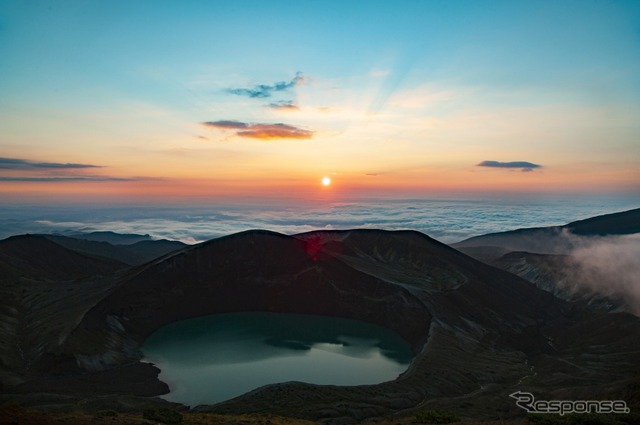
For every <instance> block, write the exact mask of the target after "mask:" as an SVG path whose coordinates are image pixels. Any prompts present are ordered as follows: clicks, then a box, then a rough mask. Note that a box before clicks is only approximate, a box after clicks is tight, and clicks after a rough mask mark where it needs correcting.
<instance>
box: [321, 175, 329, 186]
mask: <svg viewBox="0 0 640 425" xmlns="http://www.w3.org/2000/svg"><path fill="white" fill-rule="evenodd" d="M330 184H331V179H330V178H329V177H323V178H322V185H323V186H329V185H330Z"/></svg>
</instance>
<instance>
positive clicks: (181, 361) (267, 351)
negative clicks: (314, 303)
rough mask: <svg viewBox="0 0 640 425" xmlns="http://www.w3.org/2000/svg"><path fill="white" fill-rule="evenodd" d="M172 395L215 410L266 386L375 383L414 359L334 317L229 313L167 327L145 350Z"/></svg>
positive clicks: (373, 330)
mask: <svg viewBox="0 0 640 425" xmlns="http://www.w3.org/2000/svg"><path fill="white" fill-rule="evenodd" d="M142 351H143V353H144V356H145V359H144V361H147V362H151V363H154V364H155V365H156V366H157V367H159V368H160V369H161V371H162V372H161V373H160V379H161V380H162V381H164V382H166V383H167V384H168V385H169V387H170V389H171V392H170V393H169V394H167V395H165V396H163V398H165V399H167V400H170V401H175V402H179V403H183V404H186V405H190V406H196V405H199V404H214V403H217V402H220V401H224V400H228V399H231V398H233V397H236V396H239V395H241V394H244V393H246V392H248V391H251V390H253V389H255V388H258V387H261V386H263V385H267V384H274V383H278V382H286V381H301V382H308V383H312V384H327V385H361V384H376V383H380V382H385V381H389V380H393V379H395V378H396V377H397V376H398V375H399V374H401V373H402V372H404V371H405V370H406V369H407V367H408V366H409V363H410V362H411V360H412V358H413V354H412V352H411V349H410V348H409V346H408V344H407V343H406V342H405V341H404V340H403V339H402V338H400V337H399V336H398V335H397V334H395V333H394V332H392V331H390V330H388V329H386V328H383V327H380V326H375V325H371V324H368V323H364V322H359V321H355V320H346V319H339V318H334V317H322V316H307V315H295V314H277V313H229V314H218V315H213V316H204V317H197V318H193V319H188V320H183V321H180V322H175V323H172V324H170V325H167V326H165V327H163V328H161V329H159V330H157V331H156V332H155V333H154V334H153V335H151V336H150V337H149V338H148V339H147V340H146V341H145V343H144V345H143V347H142Z"/></svg>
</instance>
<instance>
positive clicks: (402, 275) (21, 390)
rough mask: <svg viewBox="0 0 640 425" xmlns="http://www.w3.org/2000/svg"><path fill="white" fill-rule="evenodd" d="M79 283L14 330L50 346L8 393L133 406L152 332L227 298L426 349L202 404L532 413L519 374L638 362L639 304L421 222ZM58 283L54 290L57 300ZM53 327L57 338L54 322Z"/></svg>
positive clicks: (631, 377)
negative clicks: (394, 367) (505, 266)
mask: <svg viewBox="0 0 640 425" xmlns="http://www.w3.org/2000/svg"><path fill="white" fill-rule="evenodd" d="M49 242H50V241H49ZM76 285H77V286H78V287H81V288H86V289H83V290H86V291H87V292H86V293H85V292H82V293H80V292H79V293H78V294H81V295H82V296H80V295H79V296H78V298H69V299H68V300H67V299H64V298H63V297H59V296H58V295H59V294H60V293H62V292H56V294H58V295H55V296H52V295H51V294H45V295H41V296H40V298H39V299H40V301H39V302H34V303H32V304H31V305H30V307H29V311H30V313H29V314H31V315H32V317H33V319H30V320H32V321H34V322H37V321H38V320H37V318H38V317H39V315H45V314H49V315H50V314H53V313H54V312H62V311H65V314H64V315H61V316H60V318H59V319H58V321H54V320H49V321H47V322H46V326H41V327H40V328H37V329H34V330H33V332H32V335H33V337H32V338H31V339H29V340H21V341H20V344H19V346H20V349H21V350H25V349H34V348H33V347H41V348H38V349H37V350H40V351H38V353H39V354H38V356H39V357H38V356H35V357H34V360H33V361H32V362H31V363H27V362H26V360H25V359H23V358H21V357H20V356H14V357H12V359H13V361H14V363H11V364H4V370H5V372H6V373H5V375H4V378H3V385H4V390H3V392H4V393H5V395H4V396H3V397H4V399H10V400H14V401H19V402H22V403H25V404H31V405H40V406H42V405H49V406H51V405H62V404H63V405H65V406H67V408H70V406H78V405H83V406H96V405H100V406H104V405H105V403H107V404H108V405H109V406H115V407H116V408H121V409H125V408H126V406H127V405H128V404H132V403H133V402H132V401H131V397H138V398H137V399H136V400H137V401H136V402H135V403H137V404H136V405H140V403H142V402H144V400H147V401H148V402H149V403H155V402H157V401H154V400H153V399H150V398H148V397H149V396H151V395H160V394H162V393H164V392H166V391H167V387H166V386H165V385H163V384H162V383H161V382H160V381H158V380H157V372H158V371H157V369H155V368H153V367H152V366H151V365H148V364H144V363H140V362H139V360H140V358H141V353H140V351H139V349H140V346H141V344H142V343H143V342H144V340H145V338H146V337H147V336H149V335H150V334H151V333H152V332H153V331H155V330H156V329H158V328H159V327H161V326H163V325H165V324H167V323H171V322H173V321H176V320H180V319H184V318H188V317H194V316H199V315H205V314H215V313H221V312H231V311H270V312H283V313H284V312H290V313H303V314H320V315H330V316H339V317H345V318H353V319H359V320H364V321H368V322H371V323H376V324H380V325H383V326H385V327H387V328H389V329H392V330H394V331H396V332H397V333H398V334H400V335H401V336H402V337H403V338H404V339H405V340H407V341H408V342H409V343H410V345H411V346H412V348H413V350H414V352H415V355H416V357H415V359H414V361H413V363H412V364H411V366H410V368H409V370H407V371H406V372H405V373H404V374H402V375H401V376H400V377H399V378H398V379H396V380H394V381H391V382H386V383H382V384H378V385H364V386H354V387H336V386H318V385H310V384H304V383H299V382H289V383H282V384H274V385H270V386H266V387H263V388H260V389H256V390H254V391H252V392H250V393H248V394H246V395H244V396H241V397H239V398H236V399H234V400H230V401H227V402H224V403H220V404H218V405H214V406H201V407H200V408H199V410H205V411H214V412H219V413H238V412H243V413H244V412H271V413H275V414H281V415H286V416H295V417H300V418H307V419H314V420H321V421H324V422H331V423H349V422H357V421H361V420H363V419H365V418H371V417H380V416H383V415H391V414H406V413H407V412H409V411H411V410H414V409H424V408H434V407H437V408H449V409H452V410H455V411H457V412H458V414H459V415H461V416H467V417H499V416H510V415H518V414H521V413H522V412H521V411H520V410H519V409H518V408H517V407H516V406H515V405H514V404H513V403H512V400H511V399H510V398H509V394H510V393H512V392H514V391H517V390H522V391H527V390H529V391H534V392H536V393H537V394H539V395H540V396H541V397H544V396H545V395H549V394H552V393H553V395H554V396H556V397H560V396H563V397H567V398H569V399H573V398H575V397H578V396H579V397H589V398H594V397H596V398H597V397H606V396H607V395H608V394H610V393H614V392H619V393H625V391H627V390H628V388H630V386H631V387H633V385H637V380H638V375H639V373H640V365H638V363H637V360H636V359H637V355H638V354H639V353H640V338H638V336H640V320H639V319H638V318H636V317H634V316H631V315H627V314H608V315H606V314H604V313H599V312H592V311H589V310H585V309H584V308H582V307H581V306H580V305H577V304H569V303H566V302H565V301H563V300H560V299H558V298H556V297H554V296H553V295H552V294H551V293H548V292H545V291H542V290H540V289H538V288H536V287H535V285H533V284H531V283H529V282H527V281H526V280H524V279H522V278H520V277H518V276H515V275H513V274H511V273H508V272H506V271H503V270H499V269H496V268H494V267H491V266H489V265H487V264H484V263H481V262H479V261H476V260H474V259H472V258H470V257H468V256H466V255H464V254H462V253H460V252H458V251H456V250H454V249H452V248H450V247H448V246H446V245H443V244H441V243H439V242H437V241H435V240H433V239H431V238H429V237H428V236H426V235H423V234H420V233H418V232H410V231H403V232H387V231H378V230H353V231H326V232H324V231H322V232H311V233H306V234H301V235H295V236H286V235H281V234H277V233H273V232H267V231H250V232H243V233H240V234H236V235H231V236H228V237H224V238H219V239H215V240H212V241H209V242H205V243H203V244H199V245H196V246H192V247H187V248H184V249H182V250H180V251H177V252H174V253H172V254H170V255H168V256H165V257H163V258H160V259H158V260H154V261H152V262H149V263H146V264H144V265H141V266H138V267H133V268H129V269H124V270H118V271H115V272H114V273H113V274H111V275H108V276H104V277H101V278H85V279H84V280H81V281H77V282H76ZM34 288H35V287H34ZM60 288H61V289H63V291H64V290H68V287H65V286H60ZM5 290H6V291H8V292H12V291H17V288H14V287H7V289H5ZM34 291H35V292H38V291H39V289H34ZM83 296H84V297H85V299H84V300H83V299H81V298H82V297H83ZM50 298H51V299H53V298H55V300H57V301H55V302H53V303H52V306H51V307H49V306H48V303H47V302H46V301H45V300H47V299H50ZM14 305H15V303H14V302H7V303H5V306H4V307H3V308H4V310H7V311H8V310H10V309H11V308H14ZM67 311H68V312H67ZM21 314H23V313H17V315H18V316H20V315H21ZM20 317H22V316H20ZM47 317H50V316H47ZM18 320H24V319H18ZM38 323H42V322H38ZM587 328H588V329H589V330H590V331H589V332H590V333H589V335H588V337H584V336H582V335H584V332H585V330H586V329H587ZM7 329H8V330H6V331H5V332H6V334H7V335H9V336H11V335H12V334H11V332H13V337H15V335H18V334H20V331H19V330H18V329H13V331H12V330H11V329H9V328H7ZM56 333H57V334H58V335H60V336H61V337H60V338H58V339H57V340H52V339H51V338H49V337H47V335H54V334H56ZM41 341H46V342H47V343H46V344H45V345H42V343H41ZM37 350H36V351H37ZM3 362H4V360H3ZM558 371H561V373H557V372H558ZM549 382H552V384H549ZM605 385H606V386H605ZM627 392H628V391H627ZM125 396H126V397H127V398H126V397H125ZM583 399H584V398H583ZM61 400H62V401H61ZM125 400H127V401H125ZM140 400H143V401H140ZM635 402H637V400H634V399H633V398H631V399H630V400H629V403H635Z"/></svg>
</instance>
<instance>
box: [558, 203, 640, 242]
mask: <svg viewBox="0 0 640 425" xmlns="http://www.w3.org/2000/svg"><path fill="white" fill-rule="evenodd" d="M563 227H564V228H565V229H568V230H570V231H571V233H573V234H574V235H583V236H604V235H630V234H633V233H640V208H636V209H633V210H629V211H624V212H619V213H614V214H606V215H601V216H598V217H592V218H587V219H585V220H579V221H574V222H572V223H569V224H567V225H565V226H563Z"/></svg>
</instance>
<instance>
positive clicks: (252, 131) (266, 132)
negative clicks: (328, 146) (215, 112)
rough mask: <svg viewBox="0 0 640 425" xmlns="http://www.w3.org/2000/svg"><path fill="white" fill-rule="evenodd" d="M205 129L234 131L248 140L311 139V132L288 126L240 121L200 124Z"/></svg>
mask: <svg viewBox="0 0 640 425" xmlns="http://www.w3.org/2000/svg"><path fill="white" fill-rule="evenodd" d="M202 124H203V125H204V126H206V127H211V128H217V129H220V130H234V131H235V133H236V135H237V136H239V137H246V138H250V139H262V140H273V139H311V138H312V137H313V131H310V130H304V129H302V128H298V127H295V126H292V125H289V124H283V123H276V124H253V123H245V122H240V121H229V120H220V121H207V122H204V123H202Z"/></svg>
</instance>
